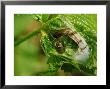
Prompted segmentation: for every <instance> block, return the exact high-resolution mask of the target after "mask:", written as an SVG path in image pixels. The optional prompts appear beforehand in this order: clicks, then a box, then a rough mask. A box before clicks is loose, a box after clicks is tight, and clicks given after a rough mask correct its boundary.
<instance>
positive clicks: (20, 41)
mask: <svg viewBox="0 0 110 89" xmlns="http://www.w3.org/2000/svg"><path fill="white" fill-rule="evenodd" d="M39 33H40V30H37V31H33V32H32V33H30V34H28V35H27V36H25V37H24V38H22V39H20V40H17V41H16V42H15V43H14V47H16V46H18V45H20V44H21V43H23V42H24V41H25V40H27V39H29V38H31V37H33V36H35V35H37V34H39Z"/></svg>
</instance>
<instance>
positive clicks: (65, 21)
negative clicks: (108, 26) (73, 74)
mask: <svg viewBox="0 0 110 89" xmlns="http://www.w3.org/2000/svg"><path fill="white" fill-rule="evenodd" d="M96 19H97V16H96V15H95V14H79V15H78V14H76V15H57V16H56V17H54V18H52V19H51V20H48V21H47V22H46V24H45V27H44V28H43V29H42V32H41V34H42V36H41V45H42V48H43V49H44V52H45V54H46V55H47V57H48V62H47V63H48V64H51V67H50V70H52V71H57V70H58V68H60V67H61V66H62V65H63V64H64V63H67V62H68V63H69V64H71V66H74V67H73V68H72V69H68V70H72V71H74V70H78V71H79V72H80V71H84V72H86V73H89V74H93V75H95V74H96V69H97V68H96V56H97V55H96V53H97V49H96V48H97V43H96V41H97V40H96V39H97V36H96V30H97V21H96ZM62 27H63V28H65V27H69V28H75V29H76V30H77V31H78V32H79V34H81V35H82V36H83V37H84V39H85V40H86V42H87V44H88V45H89V48H90V50H91V51H90V57H89V61H87V63H86V64H79V63H77V61H75V60H74V53H75V52H76V50H77V48H78V46H77V45H76V44H75V42H73V41H72V40H71V39H70V38H69V37H67V36H63V37H62V38H61V40H62V41H63V42H64V45H65V48H66V50H65V52H64V53H63V54H59V53H58V52H57V51H56V50H55V45H54V43H55V38H54V34H55V32H57V31H58V30H60V28H62ZM66 67H67V66H66ZM68 67H69V66H68ZM63 69H64V70H67V69H65V68H63Z"/></svg>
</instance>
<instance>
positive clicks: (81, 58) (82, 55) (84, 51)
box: [55, 28, 89, 62]
mask: <svg viewBox="0 0 110 89" xmlns="http://www.w3.org/2000/svg"><path fill="white" fill-rule="evenodd" d="M63 35H67V36H69V37H70V38H71V39H72V40H73V41H75V42H76V43H77V45H78V47H79V48H78V50H77V51H76V53H75V59H76V60H77V61H78V62H86V60H87V59H88V58H89V47H88V44H87V43H86V41H85V40H84V38H83V37H82V36H81V35H80V34H79V33H78V32H76V30H71V29H70V28H65V29H61V30H60V31H58V32H56V33H55V37H56V38H57V39H59V38H60V37H61V36H63ZM60 45H61V43H60Z"/></svg>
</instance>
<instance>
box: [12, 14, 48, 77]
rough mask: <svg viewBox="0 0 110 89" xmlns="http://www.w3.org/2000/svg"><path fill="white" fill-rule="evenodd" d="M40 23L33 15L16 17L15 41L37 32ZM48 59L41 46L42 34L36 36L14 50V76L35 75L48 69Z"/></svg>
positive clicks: (17, 15) (16, 15)
mask: <svg viewBox="0 0 110 89" xmlns="http://www.w3.org/2000/svg"><path fill="white" fill-rule="evenodd" d="M39 26H40V23H39V22H37V21H35V20H34V19H33V16H32V15H28V14H15V15H14V41H15V42H16V41H17V40H19V39H22V38H24V37H25V36H26V35H27V34H30V33H31V32H32V31H34V30H37V29H38V28H39ZM46 61H47V59H46V57H45V55H44V53H43V51H42V49H41V46H40V34H39V35H37V36H34V37H32V38H30V39H28V40H26V41H24V42H22V43H21V44H20V45H18V46H16V47H15V48H14V75H15V76H23V75H25V76H26V75H28V76H29V75H35V74H36V73H37V72H41V71H45V70H47V68H48V65H47V64H46Z"/></svg>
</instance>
